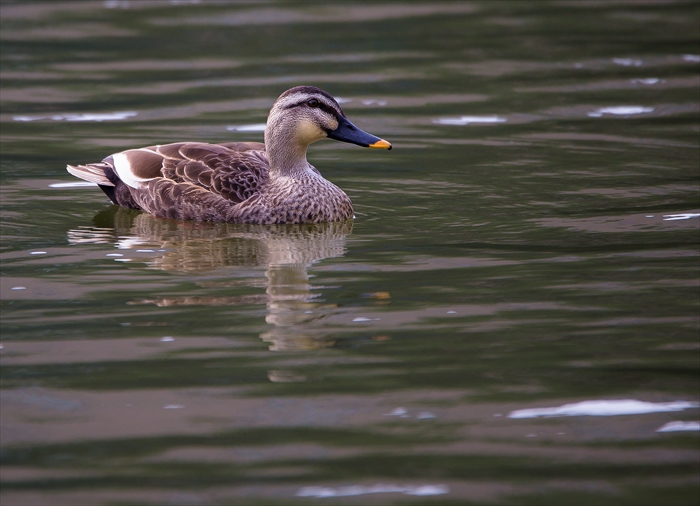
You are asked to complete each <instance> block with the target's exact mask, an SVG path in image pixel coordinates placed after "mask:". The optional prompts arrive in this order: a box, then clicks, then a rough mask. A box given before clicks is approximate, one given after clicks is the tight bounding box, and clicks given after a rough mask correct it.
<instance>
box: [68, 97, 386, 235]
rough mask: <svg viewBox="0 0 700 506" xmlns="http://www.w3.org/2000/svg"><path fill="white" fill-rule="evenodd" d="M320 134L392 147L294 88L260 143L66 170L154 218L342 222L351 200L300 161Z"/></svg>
mask: <svg viewBox="0 0 700 506" xmlns="http://www.w3.org/2000/svg"><path fill="white" fill-rule="evenodd" d="M325 137H328V138H331V139H335V140H338V141H343V142H349V143H352V144H357V145H359V146H364V147H370V148H384V149H391V144H389V143H388V142H387V141H385V140H384V139H380V138H379V137H375V136H374V135H371V134H369V133H367V132H364V131H362V130H360V129H359V128H357V127H356V126H355V125H353V124H352V123H351V122H350V120H348V119H347V118H346V117H345V114H344V113H343V110H342V109H341V108H340V105H338V102H337V101H336V100H335V99H334V98H333V97H332V96H331V95H329V94H328V93H326V92H325V91H323V90H321V89H319V88H316V87H314V86H297V87H295V88H292V89H290V90H287V91H285V92H284V93H282V95H280V96H279V98H278V99H277V100H276V101H275V103H274V105H273V106H272V109H271V110H270V115H269V117H268V119H267V127H266V128H265V143H264V144H263V143H260V142H228V143H223V144H207V143H203V142H177V143H174V144H165V145H158V146H148V147H145V148H138V149H129V150H126V151H122V152H120V153H115V154H113V155H110V156H108V157H107V158H105V159H104V160H102V161H101V162H99V163H88V164H85V165H68V167H67V169H68V172H70V173H71V174H72V175H74V176H76V177H79V178H81V179H84V180H86V181H91V182H93V183H97V184H98V185H99V187H100V188H101V189H102V191H104V192H105V194H107V196H108V197H109V199H110V200H111V201H112V202H113V203H114V204H116V205H118V206H121V207H126V208H131V209H138V210H142V211H146V212H148V213H150V214H152V215H154V216H157V217H160V218H173V219H178V220H198V221H217V222H231V223H255V224H272V223H322V222H333V221H343V220H348V219H350V218H352V217H353V207H352V202H350V198H349V197H348V196H347V195H346V194H345V192H343V190H341V189H340V188H338V187H337V186H335V185H334V184H333V183H331V182H330V181H327V180H326V179H324V178H323V176H321V173H320V172H319V171H318V170H316V168H315V167H313V166H312V165H311V164H309V162H307V161H306V149H307V148H308V146H309V145H310V144H312V143H314V142H316V141H318V140H320V139H323V138H325Z"/></svg>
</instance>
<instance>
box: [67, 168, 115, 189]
mask: <svg viewBox="0 0 700 506" xmlns="http://www.w3.org/2000/svg"><path fill="white" fill-rule="evenodd" d="M109 167H110V166H109V164H106V163H90V164H88V165H68V166H67V167H66V170H68V172H70V173H71V174H72V175H74V176H75V177H77V178H80V179H84V180H85V181H90V182H91V183H97V184H98V185H100V186H114V183H112V182H111V181H110V180H109V179H108V178H107V175H106V174H105V169H106V168H109Z"/></svg>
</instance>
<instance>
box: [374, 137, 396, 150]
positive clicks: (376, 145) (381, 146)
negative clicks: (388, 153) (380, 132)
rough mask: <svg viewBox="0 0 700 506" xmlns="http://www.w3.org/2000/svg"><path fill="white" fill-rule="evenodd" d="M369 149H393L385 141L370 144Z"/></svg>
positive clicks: (380, 140)
mask: <svg viewBox="0 0 700 506" xmlns="http://www.w3.org/2000/svg"><path fill="white" fill-rule="evenodd" d="M369 147H370V148H379V149H391V144H390V143H388V142H387V141H385V140H384V139H379V140H378V141H377V142H375V143H373V144H370V145H369Z"/></svg>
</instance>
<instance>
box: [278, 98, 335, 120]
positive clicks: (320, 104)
mask: <svg viewBox="0 0 700 506" xmlns="http://www.w3.org/2000/svg"><path fill="white" fill-rule="evenodd" d="M308 101H309V100H308V99H306V100H302V101H301V102H297V103H296V104H291V105H288V106H287V107H285V109H292V108H294V107H299V106H300V105H306V106H308V107H311V106H309V104H308ZM315 109H321V110H322V111H323V112H327V113H328V114H330V115H331V116H333V117H334V118H336V119H338V116H339V113H338V111H336V110H335V108H333V107H330V106H329V105H327V104H326V103H325V102H321V101H320V100H319V101H318V106H317V107H315Z"/></svg>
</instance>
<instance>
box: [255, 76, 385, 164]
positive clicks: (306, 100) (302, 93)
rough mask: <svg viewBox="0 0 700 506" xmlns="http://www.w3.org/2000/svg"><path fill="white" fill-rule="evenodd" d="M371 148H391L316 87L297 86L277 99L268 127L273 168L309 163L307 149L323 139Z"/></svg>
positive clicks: (268, 147)
mask: <svg viewBox="0 0 700 506" xmlns="http://www.w3.org/2000/svg"><path fill="white" fill-rule="evenodd" d="M326 137H328V138H330V139H335V140H337V141H343V142H349V143H351V144H357V145H358V146H363V147H367V148H382V149H391V144H389V143H388V142H387V141H385V140H384V139H380V138H379V137H376V136H374V135H372V134H369V133H367V132H365V131H363V130H360V129H359V128H357V127H356V126H355V125H353V124H352V122H351V121H350V120H349V119H348V118H347V117H345V114H344V113H343V110H342V109H341V108H340V105H338V102H337V101H336V100H335V99H334V98H333V97H332V96H331V95H329V94H328V93H326V92H325V91H323V90H322V89H320V88H316V87H314V86H297V87H295V88H292V89H290V90H287V91H285V92H284V93H282V95H280V96H279V98H278V99H277V100H276V101H275V103H274V105H273V106H272V109H271V110H270V115H269V117H268V119H267V127H266V128H265V145H266V149H267V152H268V156H269V157H270V166H271V168H273V169H275V168H276V169H283V168H289V169H291V168H293V167H294V166H297V165H299V164H300V163H301V161H302V159H303V163H304V164H306V163H307V162H306V149H307V148H308V146H309V145H310V144H312V143H314V142H316V141H318V140H321V139H323V138H326Z"/></svg>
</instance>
